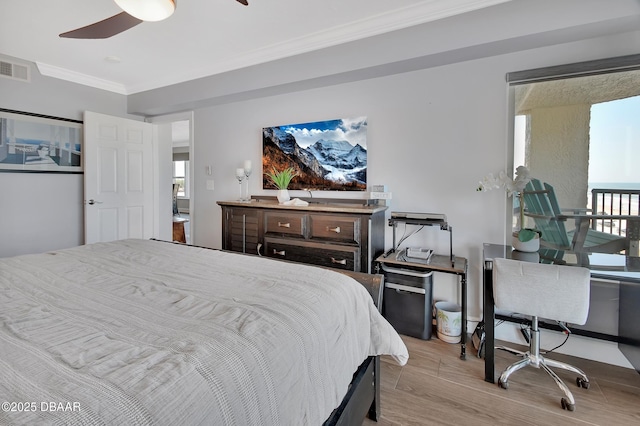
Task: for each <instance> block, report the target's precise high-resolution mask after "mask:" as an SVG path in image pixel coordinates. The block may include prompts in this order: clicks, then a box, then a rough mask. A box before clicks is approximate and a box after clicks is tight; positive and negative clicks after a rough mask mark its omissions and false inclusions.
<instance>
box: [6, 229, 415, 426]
mask: <svg viewBox="0 0 640 426" xmlns="http://www.w3.org/2000/svg"><path fill="white" fill-rule="evenodd" d="M381 354H388V355H391V356H392V357H393V358H394V359H395V360H396V361H397V362H398V363H399V364H400V365H403V364H404V363H406V361H407V359H408V353H407V349H406V347H405V345H404V344H403V342H402V340H401V339H400V337H399V336H398V334H397V333H396V332H395V330H394V329H393V328H392V327H391V325H389V323H388V322H387V321H386V320H385V319H384V318H383V317H382V316H381V315H380V313H379V312H378V310H377V308H376V307H375V305H374V303H373V301H372V298H371V296H370V294H369V292H367V290H366V289H365V287H364V286H362V285H360V284H359V283H358V282H357V281H355V280H354V279H353V278H351V277H348V276H346V275H344V274H342V273H339V272H336V271H332V270H327V269H321V268H317V267H313V266H307V265H301V264H290V263H286V262H280V261H276V260H271V259H264V258H261V257H257V256H247V255H242V254H236V253H229V252H224V251H218V250H211V249H206V248H199V247H193V246H186V245H181V244H172V243H167V242H161V241H154V240H135V239H132V240H123V241H116V242H110V243H98V244H91V245H85V246H80V247H75V248H71V249H65V250H58V251H52V252H49V253H43V254H36V255H25V256H17V257H13V258H6V259H0V371H1V372H2V373H1V374H2V381H0V400H1V401H2V402H3V409H2V411H1V412H0V423H1V424H74V425H75V424H107V425H110V424H127V425H135V424H140V425H147V424H158V425H165V424H166V425H175V424H182V425H258V424H260V425H321V424H323V423H324V422H328V423H339V419H340V414H341V411H342V410H343V409H344V403H345V395H349V394H353V393H354V392H357V388H358V387H359V386H356V385H354V384H352V379H354V378H356V377H357V376H358V374H360V375H362V374H367V373H365V372H363V371H364V370H366V371H367V372H370V371H371V369H372V368H374V367H375V361H378V358H377V357H378V356H379V355H381ZM354 373H355V374H354ZM378 380H379V378H378ZM370 381H371V380H370V379H367V380H365V382H370ZM374 382H375V380H374ZM360 404H362V403H360ZM340 407H342V408H340ZM350 416H353V414H350ZM336 418H337V419H338V420H336Z"/></svg>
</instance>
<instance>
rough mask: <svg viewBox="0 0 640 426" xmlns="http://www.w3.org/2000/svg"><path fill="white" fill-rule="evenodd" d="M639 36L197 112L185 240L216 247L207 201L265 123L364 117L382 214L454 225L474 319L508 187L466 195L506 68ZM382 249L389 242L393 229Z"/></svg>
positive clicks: (488, 147)
mask: <svg viewBox="0 0 640 426" xmlns="http://www.w3.org/2000/svg"><path fill="white" fill-rule="evenodd" d="M639 37H640V33H629V34H622V35H617V36H612V37H604V38H599V39H593V40H585V41H580V42H575V43H567V44H564V45H557V46H552V47H546V48H539V49H534V50H529V51H523V52H517V53H512V54H505V55H500V56H496V57H491V58H484V59H479V60H475V61H467V62H462V63H458V64H452V65H446V66H442V67H435V68H430V69H425V70H420V71H414V72H408V73H402V74H397V75H393V76H388V77H381V78H376V79H369V80H363V81H359V82H354V83H347V84H341V85H335V86H330V87H324V88H319V89H313V90H308V91H300V92H295V93H290V94H286V95H278V96H272V97H263V98H259V99H253V100H248V101H244V102H234V103H230V104H225V105H220V106H214V107H209V108H202V109H198V110H196V111H195V121H194V122H195V133H194V138H195V155H194V162H195V164H194V170H195V174H194V184H195V199H196V205H195V214H196V215H197V217H198V218H199V220H198V223H197V229H196V230H195V233H194V238H195V240H194V242H195V244H197V245H203V246H209V247H216V248H219V247H220V246H221V241H222V239H221V221H222V219H221V210H220V207H219V206H217V204H216V201H218V200H229V199H235V198H236V197H237V195H238V183H237V181H236V180H235V178H234V170H235V168H236V167H241V166H242V162H243V160H245V159H250V160H252V161H253V163H254V164H261V149H262V145H261V129H262V127H264V126H271V125H280V124H287V123H295V122H308V121H316V120H323V119H331V118H339V117H350V116H361V115H366V116H367V117H368V134H367V148H368V155H369V157H368V160H369V167H368V180H369V183H371V184H386V185H387V186H388V187H389V190H390V191H392V193H393V200H392V201H391V207H390V209H389V211H391V210H394V211H426V212H439V213H445V214H446V215H447V218H448V220H449V223H450V224H451V225H452V226H453V229H454V231H453V239H454V252H455V254H457V255H458V256H463V257H466V258H467V259H468V260H469V299H468V303H469V305H468V306H469V317H470V318H471V319H476V320H477V319H479V318H480V316H481V308H480V305H481V296H482V294H481V270H482V252H481V247H482V243H483V242H491V243H502V242H503V241H505V226H504V224H505V220H506V218H505V212H506V198H505V194H504V193H501V192H498V191H493V192H486V193H479V192H476V191H475V188H476V187H477V183H478V181H479V180H480V179H481V178H482V177H483V176H484V175H486V174H487V173H490V172H493V173H495V172H498V171H500V170H505V168H506V164H507V151H508V149H507V146H508V144H509V142H508V138H507V127H508V126H507V124H508V122H507V92H508V90H507V85H506V81H505V74H506V73H507V72H511V71H518V70H523V69H530V68H537V67H541V66H545V65H550V64H562V63H570V62H579V61H581V60H587V59H592V58H595V57H607V56H619V55H622V54H628V53H630V52H632V51H637V47H636V45H635V43H634V41H635V40H637V39H638V38H639ZM621 46H624V47H626V49H624V48H620V47H621ZM206 165H211V166H212V169H213V175H212V177H209V178H213V179H214V181H215V190H214V191H207V190H206V188H205V180H206V178H207V177H206V176H205V167H206ZM250 183H251V193H252V194H257V193H265V191H263V190H262V189H261V179H260V170H259V169H256V170H255V172H254V176H252V178H251V181H250ZM293 195H295V193H294V194H293ZM300 195H304V193H301V194H300ZM388 213H389V212H387V214H388ZM409 241H410V242H411V244H412V245H413V244H415V245H425V246H430V247H433V248H435V249H436V250H437V251H439V252H446V251H448V235H447V233H446V232H440V231H437V230H436V229H435V228H432V229H426V230H423V231H422V232H421V233H420V234H419V235H417V236H415V237H412V239H411V240H409ZM386 246H387V248H389V247H390V246H391V230H390V228H388V229H387V234H386ZM435 282H436V288H435V289H434V297H435V298H437V299H440V298H444V299H457V290H456V289H457V286H456V285H455V281H453V278H452V277H450V276H448V275H442V274H440V275H436V277H435Z"/></svg>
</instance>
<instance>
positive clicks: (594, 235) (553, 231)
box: [523, 179, 628, 253]
mask: <svg viewBox="0 0 640 426" xmlns="http://www.w3.org/2000/svg"><path fill="white" fill-rule="evenodd" d="M523 195H524V204H525V215H526V216H528V217H531V218H533V220H534V222H535V225H536V229H538V230H539V231H540V232H541V233H542V236H541V240H540V242H541V245H542V246H544V247H550V248H554V249H557V250H570V251H573V252H577V253H582V252H590V253H592V252H595V253H618V252H620V251H622V250H626V249H627V247H628V240H627V238H626V237H623V236H620V235H614V234H608V233H606V232H600V231H596V230H594V229H591V226H590V222H591V220H592V219H597V218H598V217H596V215H590V214H587V213H586V209H576V210H570V211H571V213H563V212H562V210H561V209H560V206H559V205H558V200H557V199H556V194H555V191H554V189H553V186H551V185H549V184H548V183H544V184H543V183H542V182H540V180H538V179H531V181H530V182H529V183H528V184H527V186H526V187H525V189H524V192H523ZM612 218H613V216H612ZM567 219H574V220H575V224H576V227H575V229H573V230H570V231H567V230H566V228H565V222H566V220H567Z"/></svg>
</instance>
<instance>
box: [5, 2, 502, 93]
mask: <svg viewBox="0 0 640 426" xmlns="http://www.w3.org/2000/svg"><path fill="white" fill-rule="evenodd" d="M506 1H509V0H270V1H269V0H249V6H248V7H246V6H243V5H241V4H240V3H238V2H237V1H236V0H178V3H177V9H176V12H175V13H174V14H173V15H172V16H171V17H170V18H169V19H167V20H165V21H162V22H143V23H142V24H140V25H138V26H136V27H134V28H132V29H130V30H127V31H125V32H124V33H121V34H118V35H116V36H114V37H111V38H108V39H103V40H75V39H64V38H59V37H58V34H60V33H62V32H66V31H69V30H73V29H76V28H79V27H82V26H85V25H88V24H91V23H94V22H97V21H100V20H102V19H105V18H108V17H110V16H113V15H115V14H117V13H120V12H121V10H120V9H119V8H118V6H117V5H116V4H115V3H114V2H113V0H41V1H36V2H34V1H26V0H2V3H3V4H2V16H3V22H2V25H0V54H4V55H9V56H13V57H16V58H19V59H23V60H27V61H32V62H35V63H36V64H37V66H38V70H39V71H40V73H42V74H45V75H49V76H52V77H56V78H62V79H65V80H70V81H74V82H78V83H81V84H86V85H90V86H94V87H99V88H102V89H106V90H111V91H113V92H117V93H122V94H131V93H137V92H141V91H145V90H150V89H154V88H158V87H163V86H167V85H170V84H175V83H179V82H183V81H187V80H192V79H195V78H199V77H204V76H208V75H213V74H218V73H222V72H225V71H230V70H234V69H239V68H242V67H246V66H250V65H255V64H259V63H264V62H268V61H271V60H275V59H281V58H284V57H287V56H292V55H296V54H299V53H305V52H309V51H313V50H317V49H321V48H324V47H328V46H333V45H337V44H340V43H345V42H348V41H353V40H358V39H362V38H365V37H369V36H373V35H378V34H382V33H385V32H389V31H393V30H397V29H401V28H406V27H409V26H412V25H418V24H421V23H424V22H429V21H433V20H436V19H442V18H445V17H448V16H453V15H456V14H460V13H464V12H468V11H471V10H476V9H479V8H483V7H487V6H491V5H494V4H498V3H504V2H506ZM416 42H419V41H416Z"/></svg>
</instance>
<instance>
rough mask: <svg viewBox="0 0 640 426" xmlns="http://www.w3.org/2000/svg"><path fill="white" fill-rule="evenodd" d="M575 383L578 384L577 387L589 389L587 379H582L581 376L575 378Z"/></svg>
mask: <svg viewBox="0 0 640 426" xmlns="http://www.w3.org/2000/svg"><path fill="white" fill-rule="evenodd" d="M576 384H577V385H578V387H580V388H583V389H589V385H590V383H589V381H587V380H584V379H583V378H582V377H578V378H577V379H576Z"/></svg>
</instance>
